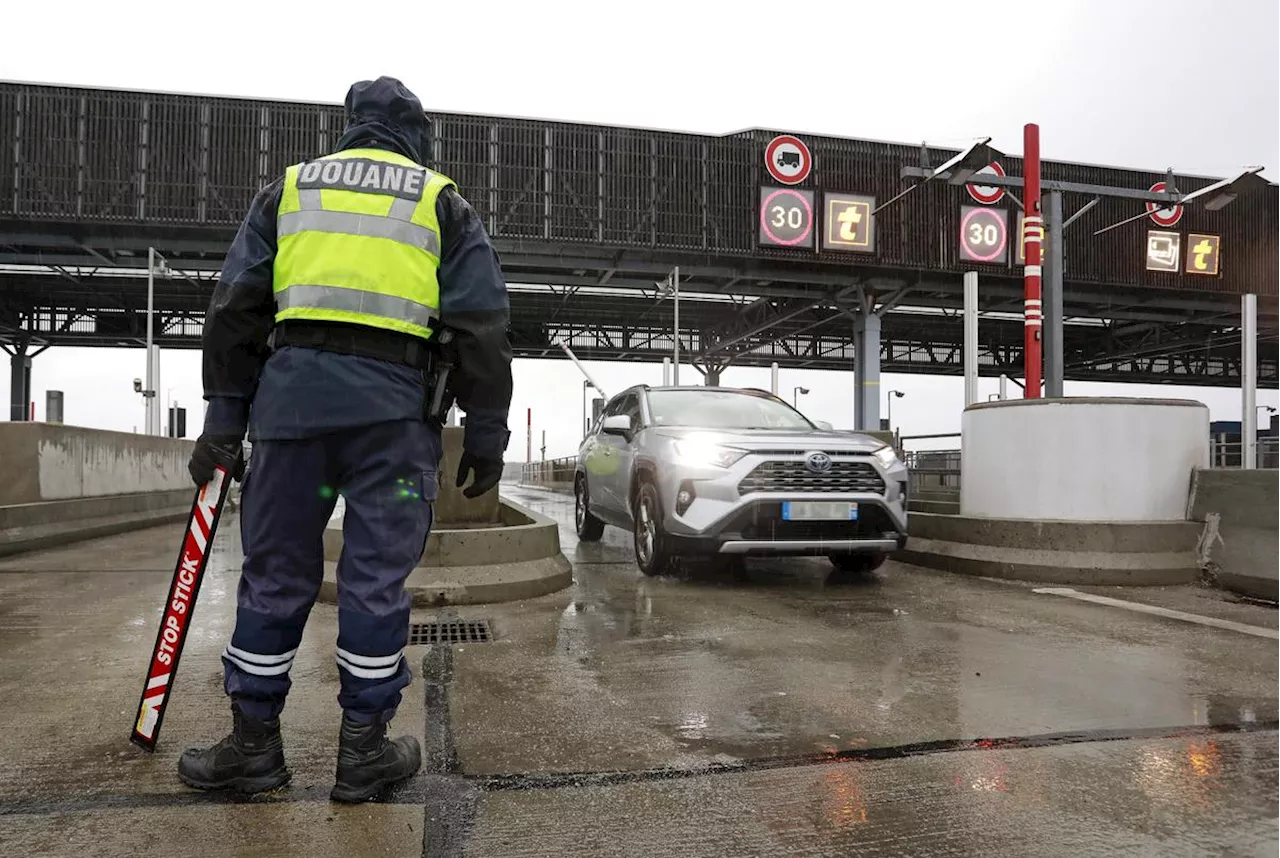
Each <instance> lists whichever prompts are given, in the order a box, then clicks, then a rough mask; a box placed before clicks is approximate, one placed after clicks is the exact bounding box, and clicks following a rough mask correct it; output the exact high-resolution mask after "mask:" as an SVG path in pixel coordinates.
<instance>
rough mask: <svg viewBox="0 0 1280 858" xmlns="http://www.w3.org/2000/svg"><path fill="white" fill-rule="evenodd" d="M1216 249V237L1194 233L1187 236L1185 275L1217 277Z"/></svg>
mask: <svg viewBox="0 0 1280 858" xmlns="http://www.w3.org/2000/svg"><path fill="white" fill-rule="evenodd" d="M1218 247H1219V238H1218V236H1216V235H1197V234H1196V233H1194V232H1193V233H1191V234H1190V235H1188V236H1187V267H1186V273H1188V274H1205V275H1208V276H1210V277H1217V276H1218Z"/></svg>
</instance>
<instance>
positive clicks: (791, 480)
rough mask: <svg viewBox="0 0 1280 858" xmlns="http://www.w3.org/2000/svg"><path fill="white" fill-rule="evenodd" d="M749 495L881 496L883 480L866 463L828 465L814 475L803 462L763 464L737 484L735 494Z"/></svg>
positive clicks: (836, 462) (837, 462) (839, 462)
mask: <svg viewBox="0 0 1280 858" xmlns="http://www.w3.org/2000/svg"><path fill="white" fill-rule="evenodd" d="M753 492H841V493H848V492H869V493H871V494H877V495H882V494H884V480H882V479H880V474H879V473H878V472H877V471H876V469H875V468H874V467H873V466H872V465H871V464H870V463H868V462H841V461H835V462H832V463H831V470H829V471H827V472H826V473H823V474H815V473H813V471H810V470H809V469H808V468H806V467H805V464H804V462H764V463H763V464H761V465H759V466H757V467H756V469H755V470H754V471H752V472H751V473H750V474H747V476H746V477H745V478H743V480H742V482H740V483H738V494H739V495H749V494H752V493H753Z"/></svg>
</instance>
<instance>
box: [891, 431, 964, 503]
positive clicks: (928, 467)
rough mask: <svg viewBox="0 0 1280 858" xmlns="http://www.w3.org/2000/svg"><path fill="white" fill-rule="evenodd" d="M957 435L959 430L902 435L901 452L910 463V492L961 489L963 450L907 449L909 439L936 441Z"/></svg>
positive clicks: (907, 462) (900, 441)
mask: <svg viewBox="0 0 1280 858" xmlns="http://www.w3.org/2000/svg"><path fill="white" fill-rule="evenodd" d="M950 438H954V439H956V440H957V441H959V440H960V433H959V432H941V433H937V434H933V435H903V436H901V437H900V438H899V439H898V451H899V455H901V456H902V460H903V462H905V463H906V466H907V475H908V476H907V480H908V482H907V494H908V496H909V497H919V496H920V493H921V492H946V493H952V492H959V491H960V450H959V449H947V450H908V449H907V444H908V442H913V441H936V440H942V439H950Z"/></svg>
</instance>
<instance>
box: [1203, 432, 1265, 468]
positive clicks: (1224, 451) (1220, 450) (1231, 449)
mask: <svg viewBox="0 0 1280 858" xmlns="http://www.w3.org/2000/svg"><path fill="white" fill-rule="evenodd" d="M1237 437H1238V436H1234V435H1224V434H1218V435H1212V436H1210V437H1209V465H1210V467H1213V468H1239V467H1241V465H1242V464H1243V458H1244V456H1243V449H1242V448H1243V446H1244V445H1243V444H1242V443H1241V442H1240V441H1239V440H1235V441H1228V440H1227V438H1237ZM1257 450H1258V453H1257V461H1258V467H1259V468H1277V467H1280V438H1259V439H1258V445H1257Z"/></svg>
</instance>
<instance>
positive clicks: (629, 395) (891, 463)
mask: <svg viewBox="0 0 1280 858" xmlns="http://www.w3.org/2000/svg"><path fill="white" fill-rule="evenodd" d="M574 495H575V499H576V503H575V522H576V526H577V531H578V537H579V538H580V539H582V540H584V541H588V542H592V541H595V540H598V539H600V537H601V536H602V535H603V532H604V527H605V525H606V524H611V525H615V526H617V527H622V528H626V529H627V530H630V531H631V532H632V534H633V537H634V541H635V553H636V562H637V564H639V566H640V570H641V571H642V572H644V573H645V574H646V575H660V574H663V573H665V572H667V571H668V570H669V569H670V567H671V566H672V565H673V563H675V562H676V561H678V560H679V558H681V557H685V556H691V555H703V556H708V555H710V556H716V557H720V558H723V559H725V560H727V561H730V562H732V561H739V562H740V561H741V560H742V558H744V557H745V556H747V555H810V556H813V555H817V556H826V557H829V558H830V559H831V561H832V563H833V564H834V566H835V568H836V572H837V573H844V574H854V573H859V572H866V571H870V570H872V569H875V568H876V567H878V566H879V565H880V564H881V563H883V562H884V560H885V558H886V557H887V556H888V554H889V552H891V551H894V550H897V549H901V548H903V547H904V546H905V544H906V540H907V469H906V467H905V466H904V465H903V464H902V462H901V461H899V460H898V457H897V455H896V453H895V452H894V450H893V447H891V446H889V445H887V444H885V443H883V442H882V441H879V440H876V439H875V438H871V437H869V436H867V435H859V434H855V433H850V432H835V431H829V430H826V429H821V428H819V427H818V426H816V425H814V424H813V423H812V422H810V421H809V420H808V418H806V417H805V416H804V415H803V414H801V413H800V412H798V411H796V410H795V409H794V408H792V407H791V406H790V405H788V404H787V403H786V402H785V401H783V400H782V399H779V398H778V397H776V396H773V395H772V394H769V393H766V392H764V391H759V390H752V389H735V388H718V387H717V388H708V387H652V388H651V387H649V386H647V385H641V386H637V387H632V388H629V389H627V390H624V391H623V392H622V393H619V394H618V395H617V396H615V397H613V398H612V399H611V400H610V401H609V402H608V404H607V405H606V406H605V408H604V411H603V412H602V413H601V415H600V419H599V420H598V421H597V423H596V425H595V427H594V428H593V429H592V431H591V432H590V434H588V435H587V437H586V438H585V439H584V440H583V442H582V446H581V448H580V449H579V450H578V463H577V468H576V472H575V474H574Z"/></svg>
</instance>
